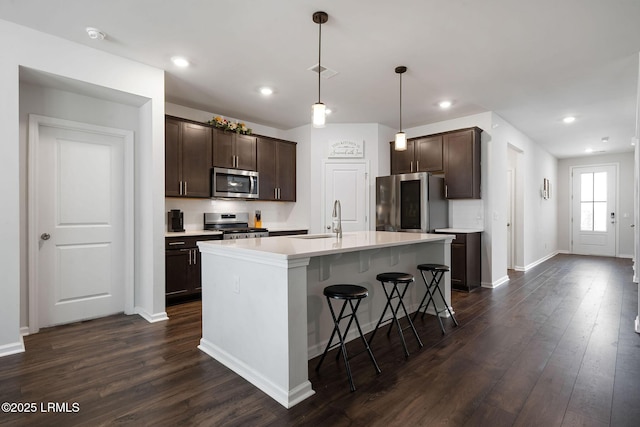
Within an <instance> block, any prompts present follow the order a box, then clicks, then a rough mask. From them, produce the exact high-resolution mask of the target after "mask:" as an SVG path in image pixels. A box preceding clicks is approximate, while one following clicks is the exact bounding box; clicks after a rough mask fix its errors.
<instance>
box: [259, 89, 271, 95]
mask: <svg viewBox="0 0 640 427" xmlns="http://www.w3.org/2000/svg"><path fill="white" fill-rule="evenodd" d="M260 93H261V94H263V95H265V96H269V95H271V94H272V93H273V89H271V88H270V87H262V88H260Z"/></svg>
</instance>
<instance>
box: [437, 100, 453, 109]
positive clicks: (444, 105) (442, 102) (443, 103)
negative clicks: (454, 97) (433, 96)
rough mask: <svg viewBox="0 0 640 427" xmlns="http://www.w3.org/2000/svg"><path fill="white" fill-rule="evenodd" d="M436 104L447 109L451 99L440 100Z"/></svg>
mask: <svg viewBox="0 0 640 427" xmlns="http://www.w3.org/2000/svg"><path fill="white" fill-rule="evenodd" d="M438 105H439V106H440V108H442V109H447V108H449V107H451V101H441V102H440V103H438Z"/></svg>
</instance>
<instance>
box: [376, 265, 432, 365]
mask: <svg viewBox="0 0 640 427" xmlns="http://www.w3.org/2000/svg"><path fill="white" fill-rule="evenodd" d="M376 279H377V280H378V281H379V282H380V283H381V284H382V289H383V290H384V294H385V296H386V297H387V303H386V304H385V306H384V310H383V311H382V315H381V316H380V320H378V324H377V325H376V327H375V328H374V330H373V333H372V334H371V336H370V337H369V345H371V342H372V341H373V337H374V336H375V335H376V332H377V331H378V328H379V327H380V325H381V324H382V323H384V322H390V325H389V330H388V331H387V336H389V334H390V333H391V329H392V328H393V325H394V324H395V325H396V326H397V327H398V335H400V341H401V342H402V347H403V348H404V355H405V357H409V350H408V349H407V343H406V341H405V339H404V333H403V332H402V331H403V330H406V329H411V330H412V331H413V335H414V336H415V337H416V340H417V341H418V345H419V346H420V347H422V341H420V337H419V336H418V332H417V331H416V328H415V327H414V326H413V322H412V321H411V317H410V316H409V314H408V313H407V308H406V307H405V306H404V302H403V301H402V300H403V299H404V296H405V294H406V293H407V290H408V289H409V284H411V283H412V282H413V281H414V280H415V279H414V277H413V275H412V274H409V273H398V272H387V273H380V274H378V275H377V276H376ZM387 284H391V285H392V286H391V292H389V291H387V286H386V285H387ZM401 285H404V287H403V288H402V289H401ZM394 299H397V300H398V303H397V304H396V307H395V309H394V308H393V305H392V301H393V300H394ZM389 308H390V309H391V316H392V317H391V318H390V319H387V320H384V315H385V314H386V313H387V309H389ZM400 308H402V310H403V311H404V315H405V317H406V318H407V321H408V322H409V326H407V327H405V328H403V327H402V326H400V321H399V320H398V311H399V310H400Z"/></svg>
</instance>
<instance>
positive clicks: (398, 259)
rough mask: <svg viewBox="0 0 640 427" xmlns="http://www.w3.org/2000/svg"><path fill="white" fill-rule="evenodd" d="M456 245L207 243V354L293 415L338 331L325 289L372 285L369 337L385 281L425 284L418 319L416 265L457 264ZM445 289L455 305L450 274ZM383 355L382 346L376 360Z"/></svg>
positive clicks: (370, 236) (367, 240) (407, 237)
mask: <svg viewBox="0 0 640 427" xmlns="http://www.w3.org/2000/svg"><path fill="white" fill-rule="evenodd" d="M452 238H453V236H449V235H443V234H420V233H393V232H383V231H359V232H349V233H344V236H343V237H342V238H341V239H338V238H336V237H335V236H334V235H301V236H284V237H269V238H257V239H245V240H225V241H217V242H199V243H198V246H199V248H200V252H201V254H202V339H201V340H200V345H199V347H198V348H199V349H200V350H202V351H204V352H205V353H207V354H208V355H210V356H211V357H213V358H215V359H216V360H218V361H219V362H221V363H223V364H224V365H226V366H227V367H229V368H230V369H232V370H233V371H235V372H236V373H238V374H239V375H241V376H242V377H244V378H245V379H247V380H248V381H249V382H251V383H252V384H254V385H255V386H257V387H258V388H260V389H261V390H262V391H264V392H265V393H267V394H268V395H269V396H271V397H272V398H273V399H275V400H276V401H278V402H279V403H280V404H282V405H283V406H285V407H287V408H290V407H292V406H293V405H295V404H296V403H299V402H300V401H302V400H304V399H306V398H307V397H309V396H311V395H312V394H313V393H314V391H313V389H312V387H311V383H310V382H309V377H308V360H309V359H311V358H313V357H315V356H317V355H319V354H321V353H322V350H323V349H324V346H325V345H326V343H327V341H328V340H329V337H330V335H331V331H332V329H333V321H332V320H331V317H330V314H329V309H328V307H327V306H326V301H325V298H324V297H323V294H322V291H323V289H324V288H325V287H326V286H329V285H332V284H338V283H353V284H359V285H362V286H365V287H367V288H368V289H369V297H368V298H366V299H365V300H364V301H363V302H362V304H361V305H360V309H359V310H358V318H359V320H360V323H361V325H362V327H363V330H364V332H365V333H366V332H369V331H371V330H373V328H374V326H375V324H376V322H377V321H378V318H379V316H380V314H381V313H382V310H383V308H384V305H385V303H386V299H385V297H384V293H383V292H382V289H381V288H380V284H379V283H378V282H377V281H376V275H377V274H379V273H382V272H387V271H402V272H407V273H411V274H413V275H414V276H416V286H412V287H411V289H410V292H408V293H407V296H406V297H405V304H406V305H407V309H408V310H409V311H410V312H411V311H414V310H415V309H416V308H417V306H418V303H419V301H420V299H421V297H422V295H424V293H425V290H424V284H423V283H421V282H422V279H421V278H420V276H419V273H418V271H417V269H416V266H417V265H418V264H421V263H442V264H447V265H449V264H450V260H451V258H450V257H451V255H450V251H451V241H452ZM444 281H445V284H444V293H445V300H446V301H445V302H442V301H437V303H438V305H441V304H443V303H446V304H448V305H449V306H450V305H451V300H450V295H451V284H450V278H449V275H448V274H446V275H445V279H444ZM352 332H354V331H352ZM354 337H355V335H351V336H349V337H348V339H353V338H354ZM380 343H382V341H380ZM375 347H376V342H374V343H373V351H374V354H375ZM381 368H382V369H383V370H384V369H385V368H384V367H381ZM336 375H340V374H339V373H338V372H336Z"/></svg>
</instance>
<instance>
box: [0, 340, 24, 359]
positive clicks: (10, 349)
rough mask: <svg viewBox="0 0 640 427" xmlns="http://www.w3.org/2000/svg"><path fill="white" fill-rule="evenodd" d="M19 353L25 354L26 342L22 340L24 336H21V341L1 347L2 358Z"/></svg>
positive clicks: (0, 354)
mask: <svg viewBox="0 0 640 427" xmlns="http://www.w3.org/2000/svg"><path fill="white" fill-rule="evenodd" d="M17 353H24V340H23V339H22V335H21V336H20V341H18V342H15V343H12V344H5V345H2V346H0V357H4V356H9V355H11V354H17Z"/></svg>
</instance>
